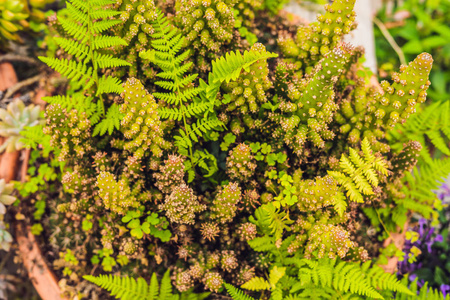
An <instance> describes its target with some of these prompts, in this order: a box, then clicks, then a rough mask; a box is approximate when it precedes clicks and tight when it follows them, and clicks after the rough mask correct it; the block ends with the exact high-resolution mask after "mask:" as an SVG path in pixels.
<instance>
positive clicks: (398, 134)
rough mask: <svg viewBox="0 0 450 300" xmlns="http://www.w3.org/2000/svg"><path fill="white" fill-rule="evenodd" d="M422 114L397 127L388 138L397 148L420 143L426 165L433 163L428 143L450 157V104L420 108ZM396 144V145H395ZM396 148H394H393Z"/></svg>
mask: <svg viewBox="0 0 450 300" xmlns="http://www.w3.org/2000/svg"><path fill="white" fill-rule="evenodd" d="M420 110H421V113H420V114H415V115H413V116H411V117H410V118H409V119H408V121H407V122H406V123H404V124H399V125H397V126H396V127H395V128H394V129H392V130H391V131H390V132H389V135H388V136H387V138H388V139H389V140H390V141H391V143H392V144H393V146H395V148H399V147H401V145H402V143H405V142H408V141H419V142H420V144H421V145H423V149H422V151H420V156H421V158H422V159H423V160H424V161H425V162H426V163H431V162H432V157H431V154H430V151H429V147H428V146H427V141H430V142H431V144H432V145H433V146H434V147H435V148H436V149H438V150H439V151H440V152H441V153H442V154H444V155H447V156H448V155H450V148H449V147H448V140H449V139H450V124H449V119H450V102H449V101H436V102H434V103H432V104H431V105H428V106H426V107H424V108H420ZM394 143H395V144H394ZM393 148H394V147H393Z"/></svg>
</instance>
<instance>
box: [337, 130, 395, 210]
mask: <svg viewBox="0 0 450 300" xmlns="http://www.w3.org/2000/svg"><path fill="white" fill-rule="evenodd" d="M361 148H362V152H363V155H364V156H363V157H361V156H360V155H359V153H358V152H357V151H356V150H355V149H352V148H350V150H349V157H347V156H346V155H345V154H343V155H342V157H341V159H340V161H339V167H340V169H341V171H342V172H339V171H328V174H329V175H330V176H332V177H334V178H335V179H336V180H337V182H338V183H339V184H340V185H341V186H342V187H343V188H344V190H346V194H347V196H348V197H349V198H350V200H351V201H354V202H359V203H361V202H363V201H364V198H363V195H373V194H374V192H373V187H377V186H378V184H379V179H378V175H377V172H379V173H381V174H383V175H385V176H386V175H387V173H388V169H387V164H386V162H385V161H384V160H383V159H381V158H378V157H375V155H373V154H372V150H371V148H370V144H369V141H368V139H367V138H365V139H364V140H363V142H362V147H361Z"/></svg>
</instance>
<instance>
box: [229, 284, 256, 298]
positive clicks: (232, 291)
mask: <svg viewBox="0 0 450 300" xmlns="http://www.w3.org/2000/svg"><path fill="white" fill-rule="evenodd" d="M225 288H226V289H227V292H228V294H230V296H231V297H232V298H233V300H254V299H253V298H252V297H250V296H248V295H246V294H244V292H243V291H241V290H239V289H238V288H235V287H234V286H232V285H231V284H228V283H225Z"/></svg>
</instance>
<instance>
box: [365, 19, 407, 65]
mask: <svg viewBox="0 0 450 300" xmlns="http://www.w3.org/2000/svg"><path fill="white" fill-rule="evenodd" d="M373 22H374V23H375V24H376V25H377V26H378V28H379V29H380V31H381V33H382V34H383V36H384V37H385V38H386V40H387V41H388V43H389V45H391V47H392V49H394V51H395V52H396V53H397V55H398V58H399V60H400V63H401V64H403V65H405V66H406V59H405V54H404V53H403V51H402V49H401V48H400V46H399V45H398V44H397V42H396V41H395V40H394V38H393V37H392V35H391V34H390V33H389V30H387V28H386V26H384V24H383V22H381V21H380V20H379V19H378V18H375V17H374V18H373Z"/></svg>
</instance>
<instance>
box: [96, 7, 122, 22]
mask: <svg viewBox="0 0 450 300" xmlns="http://www.w3.org/2000/svg"><path fill="white" fill-rule="evenodd" d="M120 14H121V12H120V11H114V10H110V9H107V10H104V9H99V10H96V11H93V12H91V18H92V19H94V20H95V19H109V18H112V17H115V16H118V15H120Z"/></svg>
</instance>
